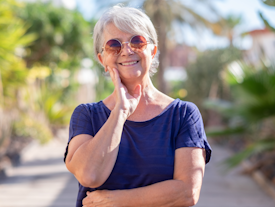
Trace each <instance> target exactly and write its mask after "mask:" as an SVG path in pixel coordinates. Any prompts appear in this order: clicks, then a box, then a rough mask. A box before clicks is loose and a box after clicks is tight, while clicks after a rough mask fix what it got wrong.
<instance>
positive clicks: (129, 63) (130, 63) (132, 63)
mask: <svg viewBox="0 0 275 207" xmlns="http://www.w3.org/2000/svg"><path fill="white" fill-rule="evenodd" d="M136 63H138V61H133V62H128V63H120V64H121V65H134V64H136Z"/></svg>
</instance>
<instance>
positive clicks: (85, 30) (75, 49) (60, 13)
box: [17, 2, 92, 70]
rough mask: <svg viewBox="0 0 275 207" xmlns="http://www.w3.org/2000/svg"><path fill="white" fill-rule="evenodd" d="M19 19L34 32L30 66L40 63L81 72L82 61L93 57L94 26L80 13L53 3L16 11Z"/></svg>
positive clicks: (36, 4)
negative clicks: (34, 38)
mask: <svg viewBox="0 0 275 207" xmlns="http://www.w3.org/2000/svg"><path fill="white" fill-rule="evenodd" d="M17 14H18V16H19V17H20V18H21V19H23V20H24V21H25V22H27V23H28V24H29V25H30V27H29V29H28V31H27V32H28V33H33V32H35V33H36V34H37V35H38V38H37V40H36V41H35V42H34V44H32V45H31V46H29V47H28V49H29V51H30V52H29V54H28V55H27V57H26V60H27V63H28V66H32V65H33V64H34V63H36V62H39V63H40V64H41V65H47V66H49V64H50V63H52V64H53V63H55V64H57V66H59V64H62V65H63V68H68V69H69V70H74V69H78V67H79V63H80V60H81V59H82V58H85V57H91V55H92V41H91V39H90V33H91V28H92V25H91V24H90V23H89V22H88V21H86V20H84V19H83V17H82V15H81V14H80V13H79V12H77V11H71V10H68V9H66V8H60V7H54V6H53V5H52V4H51V3H40V2H37V3H27V4H26V5H25V8H24V9H20V10H18V11H17Z"/></svg>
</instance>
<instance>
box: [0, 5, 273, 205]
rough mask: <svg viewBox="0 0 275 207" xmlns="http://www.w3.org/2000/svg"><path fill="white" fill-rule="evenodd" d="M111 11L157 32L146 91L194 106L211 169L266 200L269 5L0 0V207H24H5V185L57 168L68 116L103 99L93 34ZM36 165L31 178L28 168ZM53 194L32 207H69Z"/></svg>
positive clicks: (105, 86) (105, 84)
mask: <svg viewBox="0 0 275 207" xmlns="http://www.w3.org/2000/svg"><path fill="white" fill-rule="evenodd" d="M118 3H123V4H125V5H130V6H134V7H136V8H140V9H142V10H144V11H145V13H146V14H147V15H148V16H149V17H150V18H151V20H152V22H153V24H154V26H155V28H156V30H157V33H158V38H159V50H160V56H159V58H160V65H159V68H158V72H157V74H155V76H154V77H153V82H154V84H155V86H156V87H157V88H158V89H159V90H161V91H163V92H164V93H166V94H168V95H170V96H171V97H173V98H179V99H182V100H185V101H191V102H194V103H195V104H196V105H197V106H198V107H199V109H200V111H201V113H202V116H203V120H204V124H205V128H206V132H207V135H208V139H209V140H210V141H211V143H213V145H214V146H217V147H218V148H217V152H220V153H221V154H223V153H225V151H229V153H228V156H227V157H225V158H224V159H222V161H221V160H219V163H221V162H222V163H224V164H225V166H226V167H225V168H226V169H227V168H228V169H232V168H236V167H237V166H242V172H243V173H245V174H247V175H250V176H252V177H254V178H255V179H256V180H257V176H255V175H258V174H260V177H261V178H260V179H258V181H259V180H262V181H259V184H260V185H261V186H262V187H259V186H257V185H255V186H254V187H255V188H258V189H261V190H260V191H262V189H263V188H266V189H267V190H266V191H267V192H268V194H269V198H271V197H273V198H275V190H274V189H275V188H274V186H275V18H274V17H275V1H274V0H242V1H237V0H132V1H116V0H112V1H111V0H108V1H107V0H100V1H97V0H52V1H51V0H17V1H16V0H0V192H6V194H2V193H1V194H2V197H1V196H0V206H24V205H22V203H21V204H20V203H18V204H14V203H13V204H9V203H8V202H9V201H8V200H13V196H11V197H10V195H9V194H8V193H7V192H8V191H7V189H10V190H11V191H12V190H13V191H14V189H13V188H9V186H16V185H15V184H18V183H21V184H22V183H24V182H21V180H22V173H21V174H20V173H18V171H16V170H17V169H20V166H21V167H22V166H23V168H21V170H22V169H23V171H24V170H25V171H24V172H25V174H24V173H23V174H24V176H25V177H24V176H23V178H24V179H27V178H28V179H29V180H33V179H34V177H35V176H36V178H37V179H40V178H41V179H42V178H45V171H47V170H45V169H49V168H50V166H51V167H53V168H54V166H55V167H56V165H54V164H57V163H59V164H62V165H64V164H63V163H60V162H59V161H58V160H61V159H62V154H63V153H64V150H65V147H66V140H67V139H68V135H67V134H68V124H69V121H70V116H71V114H72V112H73V110H74V108H75V107H76V106H77V105H79V104H80V103H87V102H94V101H99V100H102V99H104V98H105V97H107V96H108V95H109V94H110V93H112V90H113V85H112V82H111V80H110V78H108V77H106V76H104V75H103V72H104V71H103V68H102V67H101V66H100V65H99V64H98V63H97V62H96V61H95V58H94V56H95V54H94V51H93V40H92V31H93V27H94V25H95V23H96V21H97V19H98V18H99V16H101V14H102V13H103V12H104V11H105V10H106V9H107V8H109V7H110V6H112V5H115V4H118ZM220 149H223V150H220ZM219 150H220V151H219ZM42 153H43V156H41V154H42ZM221 157H223V156H221ZM43 162H44V164H43V165H44V167H45V168H43V167H41V166H40V168H39V167H38V168H35V169H36V170H37V169H38V171H35V170H34V168H28V166H29V167H33V166H39V164H41V163H43ZM26 163H29V164H26ZM30 163H32V164H30ZM244 163H245V164H244ZM24 164H25V165H24ZM28 169H30V171H32V172H31V173H29V174H28V173H27V171H28ZM39 169H40V171H39ZM41 169H42V170H41ZM23 171H22V172H23ZM20 172H21V171H20ZM39 173H40V174H41V173H42V174H41V176H40V177H39V176H38V177H37V175H39ZM43 173H44V174H43ZM65 173H66V170H64V169H62V170H60V171H58V170H57V171H56V172H55V173H52V174H51V176H46V178H47V179H50V178H54V176H55V175H56V176H63V175H65ZM42 175H44V177H43V176H42ZM66 175H67V174H66ZM20 176H21V177H20ZM63 178H64V176H63ZM230 178H231V177H230ZM66 179H67V180H66ZM66 179H65V180H64V183H67V184H68V182H69V181H71V177H68V178H66ZM19 180H20V181H19ZM57 180H58V179H57ZM59 180H60V179H59ZM47 182H48V181H47ZM56 182H57V181H56V180H54V181H53V183H56ZM72 182H75V181H72ZM64 183H63V184H62V187H60V191H62V189H64V188H65V186H67V185H65V184H64ZM1 185H2V188H1ZM3 186H4V187H3ZM69 186H71V185H69ZM74 186H75V188H77V186H76V184H75V185H74ZM21 187H22V186H21ZM25 187H26V186H25ZM1 189H2V190H3V189H4V190H3V191H1ZM5 189H6V191H5ZM24 189H26V188H24V186H23V187H22V190H23V191H24ZM29 189H33V185H31V187H30V186H29ZM48 189H50V190H51V191H52V193H54V192H55V191H53V189H52V188H48ZM20 192H21V191H20ZM70 192H71V191H70ZM72 192H73V193H76V192H75V190H73V191H72ZM72 192H71V193H72ZM203 192H204V191H203ZM58 193H60V192H59V191H58ZM58 193H54V194H53V196H55V201H56V203H55V204H53V201H52V200H51V202H50V201H49V204H45V203H46V202H45V203H44V204H43V205H42V204H41V205H37V204H33V206H70V205H71V206H73V205H72V204H71V203H70V204H68V203H67V204H64V203H63V204H62V202H61V201H60V202H59V200H58V198H56V196H57V194H58ZM31 194H33V195H34V192H32V193H31ZM252 197H253V195H252ZM1 199H2V201H3V202H4V201H5V202H4V203H5V204H4V203H2V204H1ZM20 199H23V198H22V197H20ZM20 199H19V200H20ZM56 199H57V200H56ZM64 199H67V200H68V197H64ZM74 199H75V197H74V198H73V199H72V200H73V201H72V202H74ZM264 199H266V198H265V197H264ZM271 203H272V201H270V204H267V205H259V206H269V205H270V206H275V204H274V203H273V204H274V205H273V204H271ZM25 206H32V205H30V204H28V205H25ZM201 206H203V205H201ZM205 206H206V205H205ZM211 206H214V205H211ZM217 206H226V205H217ZM229 206H230V205H229ZM231 206H233V205H231ZM236 206H240V205H236ZM250 206H252V205H250ZM256 206H258V205H256Z"/></svg>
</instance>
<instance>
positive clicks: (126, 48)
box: [121, 42, 134, 55]
mask: <svg viewBox="0 0 275 207" xmlns="http://www.w3.org/2000/svg"><path fill="white" fill-rule="evenodd" d="M121 45H122V46H121V55H128V54H130V55H132V54H134V51H133V50H132V49H131V46H130V42H122V43H121Z"/></svg>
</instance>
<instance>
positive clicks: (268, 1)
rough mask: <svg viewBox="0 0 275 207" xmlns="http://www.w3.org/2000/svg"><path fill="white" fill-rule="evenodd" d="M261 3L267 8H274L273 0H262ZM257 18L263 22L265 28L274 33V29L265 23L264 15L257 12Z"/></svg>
mask: <svg viewBox="0 0 275 207" xmlns="http://www.w3.org/2000/svg"><path fill="white" fill-rule="evenodd" d="M262 2H263V3H264V4H266V5H268V6H272V7H274V6H275V0H262ZM259 16H260V18H261V19H262V21H263V22H264V24H265V26H266V27H267V28H268V29H270V30H271V31H273V32H275V28H274V27H273V26H271V24H270V23H269V22H268V21H267V19H266V18H265V17H264V15H263V14H262V12H260V11H259Z"/></svg>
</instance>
